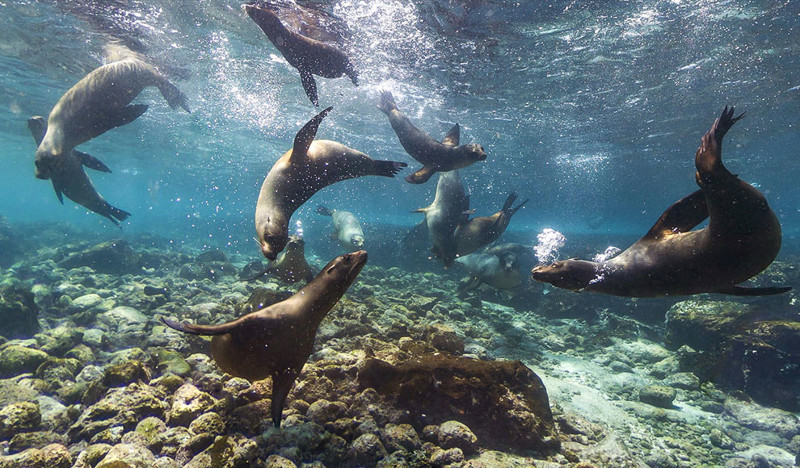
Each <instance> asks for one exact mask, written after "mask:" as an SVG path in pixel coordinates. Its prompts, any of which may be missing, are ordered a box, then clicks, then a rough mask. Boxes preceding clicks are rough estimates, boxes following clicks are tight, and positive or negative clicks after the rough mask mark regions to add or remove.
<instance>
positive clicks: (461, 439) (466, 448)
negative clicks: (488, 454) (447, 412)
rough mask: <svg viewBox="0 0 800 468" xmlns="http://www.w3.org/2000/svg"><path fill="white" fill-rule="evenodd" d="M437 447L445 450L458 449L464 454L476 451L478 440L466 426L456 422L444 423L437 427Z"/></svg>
mask: <svg viewBox="0 0 800 468" xmlns="http://www.w3.org/2000/svg"><path fill="white" fill-rule="evenodd" d="M438 432H439V446H440V447H442V448H445V449H451V448H459V449H461V450H462V451H463V452H464V453H465V454H473V453H476V452H477V451H478V438H477V437H475V434H473V433H472V431H471V430H470V429H469V427H467V426H466V425H464V424H462V423H460V422H458V421H446V422H444V423H442V424H441V425H440V426H439V431H438Z"/></svg>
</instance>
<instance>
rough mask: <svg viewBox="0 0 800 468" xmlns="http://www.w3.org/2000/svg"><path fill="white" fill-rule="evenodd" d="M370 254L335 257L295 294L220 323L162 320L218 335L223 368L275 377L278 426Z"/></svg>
mask: <svg viewBox="0 0 800 468" xmlns="http://www.w3.org/2000/svg"><path fill="white" fill-rule="evenodd" d="M366 263H367V252H366V251H364V250H359V251H358V252H353V253H349V254H346V255H342V256H340V257H336V258H335V259H333V260H332V261H331V262H330V263H328V264H327V265H325V267H324V268H323V269H322V271H321V272H320V273H319V274H318V275H317V276H316V278H314V279H313V280H312V281H311V282H310V283H308V284H307V285H305V286H303V288H302V289H300V290H299V291H297V293H295V294H294V295H293V296H292V297H290V298H289V299H286V300H285V301H282V302H278V303H277V304H273V305H271V306H269V307H267V308H265V309H261V310H259V311H256V312H252V313H250V314H247V315H245V316H244V317H241V318H239V319H237V320H234V321H233V322H228V323H224V324H222V325H191V324H188V323H178V322H175V321H173V320H169V319H164V323H165V324H167V325H168V326H170V327H172V328H174V329H176V330H179V331H182V332H186V333H192V334H195V335H214V338H213V339H212V340H211V356H212V357H213V358H214V361H216V363H217V365H219V367H220V368H221V369H222V370H224V371H225V372H227V373H229V374H231V375H235V376H236V377H242V378H245V379H247V380H249V381H251V382H254V381H257V380H262V379H266V378H267V377H269V376H272V407H271V409H272V422H273V423H274V424H275V427H280V424H281V412H282V410H283V405H284V403H285V402H286V396H287V395H288V394H289V390H291V389H292V385H293V384H294V381H295V379H296V378H297V376H298V375H300V371H301V370H302V369H303V365H304V364H305V363H306V361H307V360H308V356H310V355H311V349H312V348H313V346H314V338H315V337H316V336H317V328H318V327H319V324H320V323H321V322H322V319H324V318H325V316H326V315H328V312H330V310H331V309H333V306H335V305H336V303H337V302H339V299H341V297H342V295H344V292H345V291H347V288H349V287H350V285H351V284H352V283H353V281H355V279H356V277H357V276H358V274H359V272H361V269H362V268H364V264H366Z"/></svg>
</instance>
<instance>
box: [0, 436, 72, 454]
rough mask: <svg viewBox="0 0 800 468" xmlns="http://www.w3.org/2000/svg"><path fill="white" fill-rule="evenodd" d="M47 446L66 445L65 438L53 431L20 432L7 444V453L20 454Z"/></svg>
mask: <svg viewBox="0 0 800 468" xmlns="http://www.w3.org/2000/svg"><path fill="white" fill-rule="evenodd" d="M49 444H59V445H66V444H67V438H66V436H64V435H63V434H57V433H55V432H53V431H37V432H20V433H19V434H15V435H14V437H12V438H11V442H9V444H8V450H9V452H12V453H16V452H22V451H23V450H27V449H29V448H40V447H44V446H45V445H49Z"/></svg>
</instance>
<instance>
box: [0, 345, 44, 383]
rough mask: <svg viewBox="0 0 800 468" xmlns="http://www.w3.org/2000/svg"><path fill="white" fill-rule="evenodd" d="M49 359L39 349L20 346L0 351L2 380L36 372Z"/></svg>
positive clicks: (0, 376) (11, 346)
mask: <svg viewBox="0 0 800 468" xmlns="http://www.w3.org/2000/svg"><path fill="white" fill-rule="evenodd" d="M48 357H49V355H48V354H47V353H45V352H44V351H40V350H38V349H33V348H26V347H25V346H20V345H9V346H6V347H5V348H3V350H2V351H0V378H7V377H15V376H17V375H19V374H26V373H31V372H34V371H36V369H37V368H38V367H39V366H40V365H42V363H43V362H45V361H46V360H47V358H48Z"/></svg>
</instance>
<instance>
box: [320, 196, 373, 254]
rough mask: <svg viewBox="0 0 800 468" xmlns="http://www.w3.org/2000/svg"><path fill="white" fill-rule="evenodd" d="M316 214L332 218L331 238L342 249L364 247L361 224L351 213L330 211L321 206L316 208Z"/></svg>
mask: <svg viewBox="0 0 800 468" xmlns="http://www.w3.org/2000/svg"><path fill="white" fill-rule="evenodd" d="M317 213H319V214H321V215H322V216H330V217H331V218H333V233H331V237H333V238H335V239H337V240H338V241H339V243H340V244H341V245H342V247H344V248H346V249H348V248H356V249H360V248H361V247H363V246H364V231H362V230H361V224H360V223H359V222H358V218H356V217H355V215H354V214H353V213H351V212H349V211H341V210H330V209H328V208H326V207H324V206H322V205H320V206H318V207H317Z"/></svg>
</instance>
